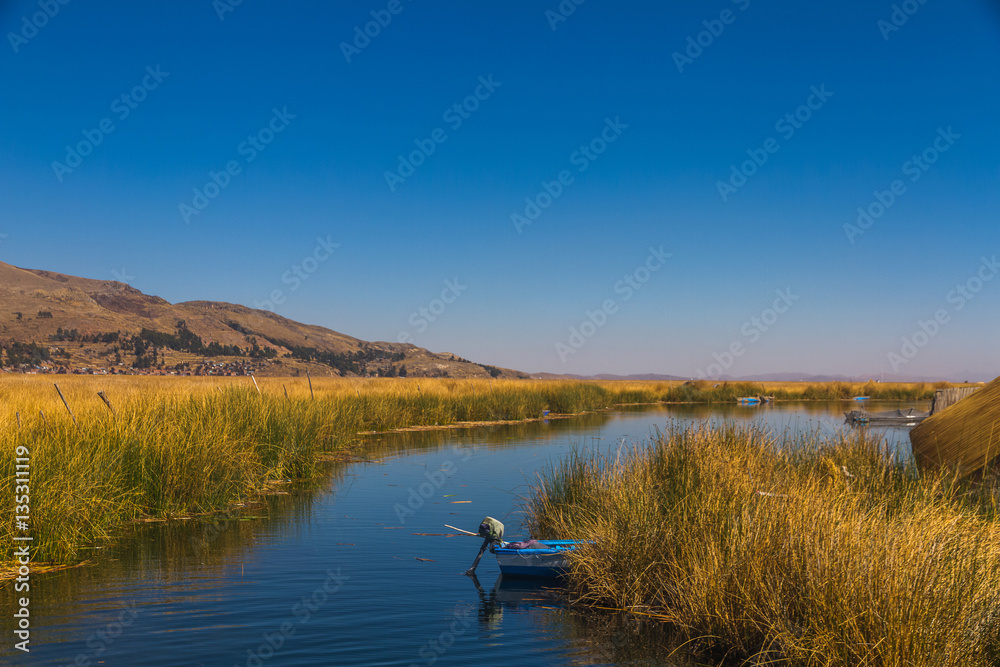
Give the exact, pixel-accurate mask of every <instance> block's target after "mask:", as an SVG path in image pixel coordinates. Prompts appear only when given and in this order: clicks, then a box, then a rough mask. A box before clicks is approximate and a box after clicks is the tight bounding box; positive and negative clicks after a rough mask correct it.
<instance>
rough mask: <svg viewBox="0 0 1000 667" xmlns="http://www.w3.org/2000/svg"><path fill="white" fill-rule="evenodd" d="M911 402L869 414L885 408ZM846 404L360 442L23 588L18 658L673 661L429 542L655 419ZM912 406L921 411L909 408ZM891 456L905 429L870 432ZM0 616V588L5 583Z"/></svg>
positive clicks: (457, 542)
mask: <svg viewBox="0 0 1000 667" xmlns="http://www.w3.org/2000/svg"><path fill="white" fill-rule="evenodd" d="M909 405H911V404H909V403H905V404H904V403H899V404H895V403H893V404H889V403H885V404H880V405H879V409H882V408H883V407H884V408H886V409H888V408H894V407H904V406H909ZM852 407H853V405H852V404H849V403H832V404H816V403H813V404H794V403H784V404H778V405H775V406H761V407H756V408H751V407H741V406H728V405H727V406H722V407H719V406H716V407H712V408H707V407H704V406H696V407H692V406H668V407H658V408H635V409H626V410H620V411H616V412H609V413H600V414H590V415H584V416H581V417H576V418H572V419H559V420H552V421H550V422H547V423H546V422H532V423H527V424H519V425H516V426H499V427H489V428H475V429H455V430H442V431H426V432H414V433H405V434H392V435H383V436H373V437H372V438H371V439H372V444H373V445H375V449H374V451H377V452H379V453H378V454H377V455H374V454H373V455H372V459H371V460H369V461H360V462H355V463H351V464H348V465H342V466H338V467H337V469H335V470H332V471H331V472H330V473H329V474H328V475H327V476H326V477H324V478H323V479H322V480H321V481H320V482H319V483H317V484H314V485H313V488H308V489H298V490H295V491H293V492H292V493H291V494H289V495H284V496H275V497H271V498H269V499H268V500H267V502H266V504H265V505H264V506H258V507H253V508H247V509H245V510H244V511H242V512H241V514H240V515H239V517H238V518H233V519H232V520H228V521H221V522H219V523H218V524H216V525H211V524H198V523H189V522H175V523H172V524H154V525H150V526H146V527H143V528H141V529H139V530H137V531H136V534H135V535H134V536H132V537H130V538H129V539H127V540H125V541H124V542H123V543H122V544H121V546H119V547H116V548H114V549H107V550H100V551H98V552H95V553H96V555H95V556H94V558H93V559H92V561H91V563H90V564H88V565H85V566H83V567H79V568H75V569H72V570H65V571H62V572H56V573H52V574H48V575H43V574H34V575H32V579H31V591H30V596H31V606H30V609H31V621H32V625H31V653H30V654H24V653H22V652H19V651H15V650H13V648H12V646H13V643H14V641H15V640H13V639H11V637H13V634H12V629H13V625H12V624H11V619H10V614H4V620H3V622H2V624H0V625H2V628H3V630H4V636H5V637H6V638H7V639H6V640H5V641H4V642H3V646H2V647H0V656H2V662H3V663H4V664H24V665H76V666H80V667H88V666H91V665H125V666H133V665H144V666H146V665H148V666H157V665H211V666H213V667H214V666H220V665H221V666H226V667H229V666H232V665H240V666H247V665H248V666H251V667H253V666H263V665H268V666H274V667H278V666H287V665H373V666H374V665H402V666H404V667H410V666H413V665H418V666H420V665H426V666H428V667H429V666H430V665H439V666H446V665H462V666H467V665H473V664H482V665H498V664H501V663H506V662H509V661H516V662H517V663H518V664H519V665H521V666H523V667H533V666H535V665H548V666H551V665H681V664H689V663H685V662H683V658H680V657H678V656H674V657H672V658H668V655H669V654H670V652H671V650H672V649H671V647H672V643H671V638H670V636H669V634H668V633H667V632H666V630H665V629H664V628H662V627H660V626H658V625H656V624H652V623H648V622H641V621H637V620H635V619H629V618H626V617H622V616H619V615H614V614H598V613H593V612H585V611H582V610H576V609H572V608H570V607H569V606H568V605H567V604H565V602H564V601H563V600H562V599H561V597H560V596H559V594H558V591H549V590H545V589H539V588H538V587H537V586H532V585H530V584H527V583H525V582H524V581H516V580H506V581H504V580H501V579H500V578H499V576H498V569H497V565H496V560H495V559H494V558H493V557H492V556H491V555H490V554H489V553H487V554H485V555H484V557H483V560H482V562H481V563H480V565H479V576H478V579H477V580H473V579H470V578H468V577H466V576H464V575H463V574H462V573H463V572H464V570H466V569H467V568H468V567H469V566H470V565H471V563H472V560H473V558H474V557H475V554H476V552H477V550H478V548H479V545H480V544H481V541H480V540H478V539H473V538H471V537H444V536H440V535H433V534H434V533H437V534H441V533H451V532H452V531H450V530H448V529H446V528H445V527H444V524H446V523H447V524H451V525H455V526H459V527H462V528H466V529H468V530H473V531H475V530H476V528H477V527H478V525H479V522H480V520H481V519H482V518H483V517H484V516H486V515H491V516H494V517H496V518H498V519H500V520H501V521H503V522H504V523H505V524H506V526H507V537H508V539H515V538H517V537H519V536H521V535H522V533H521V530H520V523H521V519H520V514H519V513H518V499H519V496H521V495H523V494H524V493H525V492H526V491H527V488H528V487H527V485H528V484H530V483H531V481H532V480H533V479H534V478H535V475H536V474H537V473H538V472H539V471H541V470H544V469H545V468H546V467H547V466H548V465H549V464H550V463H552V462H553V461H556V460H558V459H559V458H560V457H562V456H564V455H565V454H567V453H568V452H571V451H573V450H574V449H606V448H611V447H618V446H620V443H623V442H624V443H630V444H637V445H638V444H641V443H642V442H643V441H648V440H649V439H650V437H651V436H653V435H655V433H656V431H657V429H659V430H664V429H665V428H668V427H669V426H670V425H671V424H686V423H692V422H703V421H711V422H719V421H725V420H729V421H736V422H757V423H764V424H767V425H768V426H770V427H771V428H773V429H775V430H776V431H778V432H790V433H797V432H810V433H814V432H819V433H821V434H827V435H828V434H833V433H835V432H836V431H837V430H838V429H841V428H845V427H844V426H843V425H842V422H843V411H844V410H850V409H851V408H852ZM918 407H919V408H920V409H927V406H926V405H919V404H918ZM886 435H887V437H888V438H889V439H890V441H891V442H894V443H897V444H899V446H900V452H901V453H903V455H905V452H906V451H908V440H907V437H906V431H905V430H904V429H889V430H888V431H886ZM4 596H5V602H4V608H5V609H11V608H12V607H13V603H12V602H7V600H12V598H13V596H14V593H13V591H12V590H11V587H10V584H9V583H8V584H7V585H5V587H4Z"/></svg>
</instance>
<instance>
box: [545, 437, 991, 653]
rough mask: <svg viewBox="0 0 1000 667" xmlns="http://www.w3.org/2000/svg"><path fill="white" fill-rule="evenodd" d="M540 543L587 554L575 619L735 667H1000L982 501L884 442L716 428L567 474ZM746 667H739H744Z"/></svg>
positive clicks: (548, 508)
mask: <svg viewBox="0 0 1000 667" xmlns="http://www.w3.org/2000/svg"><path fill="white" fill-rule="evenodd" d="M527 509H528V512H529V517H530V520H531V523H532V533H533V534H534V535H536V536H540V537H543V538H544V537H552V538H555V537H564V538H568V537H572V538H590V539H593V540H595V543H594V544H593V545H592V546H591V547H588V548H585V549H583V550H581V551H580V552H579V553H578V554H577V557H576V558H574V559H573V563H572V584H573V587H574V590H575V592H576V595H577V596H578V597H579V598H580V599H581V600H582V601H584V602H587V603H590V604H594V605H598V606H605V607H607V606H610V607H614V608H618V609H625V610H631V611H637V612H640V613H643V614H647V615H649V614H651V615H654V616H656V617H658V618H661V619H662V620H664V621H665V622H668V623H670V624H672V625H673V626H674V627H676V628H677V629H679V630H680V631H681V632H683V633H684V634H686V635H687V636H688V637H689V638H701V644H702V646H703V647H704V648H705V649H706V654H707V657H712V656H715V658H716V659H718V657H719V656H721V655H723V654H725V655H728V656H729V658H730V659H732V658H737V662H736V663H735V664H781V665H792V666H800V665H801V666H805V665H809V666H812V665H880V666H890V667H918V666H924V665H926V666H927V667H951V666H953V667H959V666H961V667H969V666H973V667H974V666H982V667H986V666H987V665H994V664H996V660H997V659H998V658H1000V522H998V520H997V513H996V496H995V494H994V493H993V489H991V488H986V487H983V486H979V487H969V486H962V485H956V484H953V483H952V480H951V479H950V478H947V477H944V476H937V475H927V476H920V475H919V474H918V472H917V471H916V470H915V469H914V468H913V467H911V466H909V465H903V464H900V463H898V462H896V461H895V460H894V459H893V458H892V457H891V456H890V454H889V452H888V451H887V450H886V449H885V446H884V445H883V444H881V443H879V442H876V441H873V440H870V439H867V438H866V437H865V436H863V435H860V436H858V435H856V436H853V437H851V438H848V439H838V440H834V441H829V442H818V441H815V440H813V441H809V440H808V439H802V440H799V441H787V440H786V441H781V440H778V439H776V438H775V437H774V436H773V435H771V434H769V433H766V432H762V431H759V430H744V429H738V428H736V427H724V428H721V429H718V430H709V429H701V430H690V431H683V432H675V433H670V434H667V435H666V436H664V437H663V438H662V439H661V440H660V441H659V443H658V445H657V446H655V447H653V448H651V449H649V450H633V451H629V452H622V453H621V454H620V455H619V454H612V455H610V456H607V457H602V456H596V455H595V456H589V455H588V456H577V457H572V458H570V459H568V460H567V461H565V462H563V463H561V464H559V465H558V466H557V467H556V468H555V469H554V470H553V471H552V472H551V473H550V474H549V475H547V476H545V477H544V478H543V479H542V481H541V482H540V484H539V486H538V488H537V489H536V492H535V494H534V496H533V497H532V498H530V499H529V501H528V508H527ZM742 660H746V661H747V662H746V663H741V662H740V661H742Z"/></svg>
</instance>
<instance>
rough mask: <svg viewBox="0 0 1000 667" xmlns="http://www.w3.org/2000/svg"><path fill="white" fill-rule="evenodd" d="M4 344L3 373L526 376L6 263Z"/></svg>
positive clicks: (1, 293) (240, 309) (0, 293)
mask: <svg viewBox="0 0 1000 667" xmlns="http://www.w3.org/2000/svg"><path fill="white" fill-rule="evenodd" d="M0 350H2V354H0V365H2V366H3V367H4V369H5V370H21V371H29V370H34V371H38V370H39V369H40V370H42V371H43V372H44V371H49V372H56V371H59V370H64V371H66V372H80V371H83V372H142V373H168V372H178V373H192V374H229V373H235V374H246V373H249V372H253V373H256V374H259V375H300V374H304V373H306V372H309V373H311V374H312V375H347V376H359V375H363V376H372V375H386V376H397V375H400V374H403V373H405V374H406V375H408V376H413V377H483V378H488V377H490V376H491V375H492V376H497V377H522V376H523V374H521V373H518V372H517V371H513V370H510V369H498V368H494V367H492V366H488V365H485V364H483V365H480V364H476V363H472V362H470V361H468V360H465V359H461V358H460V357H458V356H456V355H453V354H448V353H433V352H430V351H428V350H425V349H423V348H420V347H416V346H415V345H411V344H401V343H388V342H368V341H364V340H360V339H358V338H354V337H352V336H348V335H346V334H342V333H338V332H336V331H332V330H330V329H326V328H324V327H320V326H315V325H309V324H302V323H300V322H295V321H293V320H290V319H287V318H285V317H282V316H280V315H277V314H275V313H272V312H269V311H265V310H257V309H254V308H247V307H246V306H240V305H237V304H232V303H224V302H217V301H186V302H183V303H176V304H171V303H169V302H168V301H166V300H164V299H161V298H160V297H158V296H151V295H148V294H144V293H142V292H140V291H139V290H137V289H135V288H133V287H131V286H129V285H126V284H125V283H121V282H117V281H112V280H92V279H89V278H79V277H76V276H68V275H63V274H61V273H54V272H51V271H41V270H35V269H21V268H18V267H15V266H11V265H10V264H5V263H3V262H0ZM84 369H86V370H84Z"/></svg>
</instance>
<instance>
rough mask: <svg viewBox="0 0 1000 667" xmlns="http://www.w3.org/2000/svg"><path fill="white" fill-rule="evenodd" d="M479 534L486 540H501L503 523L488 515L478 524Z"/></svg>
mask: <svg viewBox="0 0 1000 667" xmlns="http://www.w3.org/2000/svg"><path fill="white" fill-rule="evenodd" d="M479 535H480V537H484V538H486V539H488V540H492V541H494V542H500V541H501V540H503V524H502V523H500V522H499V521H497V520H496V519H494V518H493V517H491V516H488V517H486V518H485V519H483V522H482V523H481V524H479Z"/></svg>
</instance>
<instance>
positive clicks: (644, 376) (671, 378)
mask: <svg viewBox="0 0 1000 667" xmlns="http://www.w3.org/2000/svg"><path fill="white" fill-rule="evenodd" d="M531 378H532V379H533V380H630V381H633V382H649V381H653V382H684V381H685V380H690V379H691V378H688V377H681V376H680V375H663V374H660V373H635V374H632V375H615V374H613V373H601V374H599V375H574V374H572V373H566V374H562V375H560V374H558V373H532V374H531Z"/></svg>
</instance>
